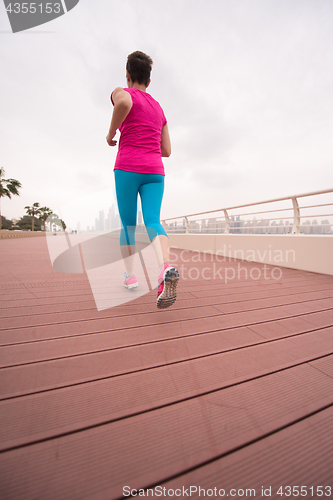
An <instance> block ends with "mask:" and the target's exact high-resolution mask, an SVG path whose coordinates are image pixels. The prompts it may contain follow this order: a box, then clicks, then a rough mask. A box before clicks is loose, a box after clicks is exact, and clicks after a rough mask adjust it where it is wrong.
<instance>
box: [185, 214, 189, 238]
mask: <svg viewBox="0 0 333 500" xmlns="http://www.w3.org/2000/svg"><path fill="white" fill-rule="evenodd" d="M184 219H185V223H186V231H185V234H189V232H190V223H189V221H188V218H187V217H184Z"/></svg>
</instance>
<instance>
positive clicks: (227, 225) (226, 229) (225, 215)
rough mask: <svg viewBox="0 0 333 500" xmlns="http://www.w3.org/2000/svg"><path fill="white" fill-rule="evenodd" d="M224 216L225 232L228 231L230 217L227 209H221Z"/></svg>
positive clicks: (227, 232)
mask: <svg viewBox="0 0 333 500" xmlns="http://www.w3.org/2000/svg"><path fill="white" fill-rule="evenodd" d="M223 212H224V217H225V233H226V234H229V233H230V219H229V215H228V212H227V210H225V209H223Z"/></svg>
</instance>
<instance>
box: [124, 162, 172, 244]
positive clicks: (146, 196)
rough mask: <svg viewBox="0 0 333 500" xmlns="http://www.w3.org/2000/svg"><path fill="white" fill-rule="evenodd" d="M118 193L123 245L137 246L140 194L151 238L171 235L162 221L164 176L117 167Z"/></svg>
mask: <svg viewBox="0 0 333 500" xmlns="http://www.w3.org/2000/svg"><path fill="white" fill-rule="evenodd" d="M114 176H115V184H116V195H117V202H118V209H119V215H120V220H121V232H120V244H121V245H135V227H136V218H137V203H138V194H140V198H141V206H142V215H143V220H144V223H145V226H146V229H147V233H148V236H149V239H150V241H152V240H153V239H154V238H155V236H157V235H159V234H163V235H164V236H168V235H167V233H166V232H165V230H164V229H163V227H162V224H161V222H160V212H161V204H162V198H163V192H164V175H158V174H140V173H137V172H127V171H125V170H120V169H115V171H114Z"/></svg>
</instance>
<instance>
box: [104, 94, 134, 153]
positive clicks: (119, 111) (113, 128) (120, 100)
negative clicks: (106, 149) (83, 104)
mask: <svg viewBox="0 0 333 500" xmlns="http://www.w3.org/2000/svg"><path fill="white" fill-rule="evenodd" d="M111 95H112V102H113V103H114V109H113V113H112V119H111V125H110V129H109V133H108V135H107V136H106V140H107V143H108V144H109V146H115V145H116V144H117V141H115V140H114V139H113V138H114V136H115V135H116V132H117V129H118V128H119V127H120V125H121V124H122V123H123V121H124V120H125V118H126V116H127V115H128V113H129V112H130V111H131V108H132V106H133V101H132V97H131V96H130V94H129V93H128V92H126V90H124V89H122V88H121V87H117V88H116V89H115V90H114V91H113V92H112V94H111Z"/></svg>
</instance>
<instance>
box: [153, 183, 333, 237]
mask: <svg viewBox="0 0 333 500" xmlns="http://www.w3.org/2000/svg"><path fill="white" fill-rule="evenodd" d="M309 199H310V201H309ZM303 201H306V204H305V205H302V202H303ZM311 201H313V202H314V203H312V204H309V203H311ZM259 205H260V206H262V205H265V206H268V207H267V210H261V207H258V206H259ZM255 207H258V208H255ZM332 207H333V189H327V190H324V191H316V192H312V193H307V194H300V195H297V196H289V197H285V198H277V199H273V200H268V201H260V202H257V203H249V204H247V205H238V206H234V207H228V208H220V209H218V210H210V211H208V212H199V213H196V214H189V215H183V216H179V217H172V218H168V219H164V220H162V224H163V226H164V227H165V229H166V231H167V232H168V233H169V234H179V233H185V234H190V233H191V234H198V233H199V234H219V233H224V234H300V233H303V234H326V235H329V234H330V235H332V234H333V230H332V228H333V222H332V220H333V219H330V218H332V217H333V213H332V211H333V209H332ZM212 214H214V215H215V216H214V217H211V215H212ZM208 215H209V217H207V216H208ZM258 215H259V216H261V218H260V219H257V218H256V216H258ZM198 217H199V218H198ZM323 217H325V219H324V220H321V219H322V218H323Z"/></svg>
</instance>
